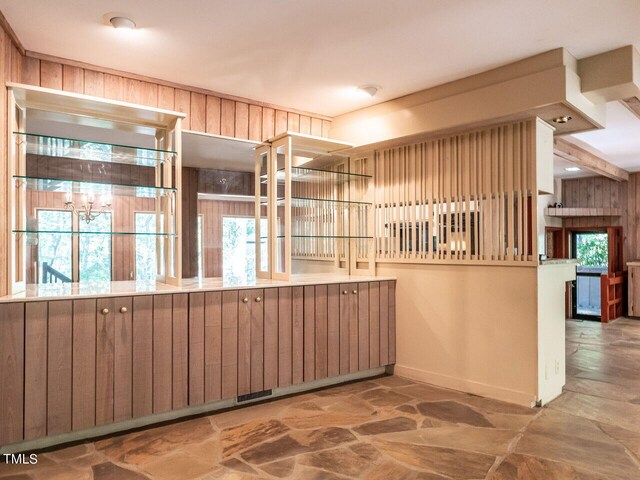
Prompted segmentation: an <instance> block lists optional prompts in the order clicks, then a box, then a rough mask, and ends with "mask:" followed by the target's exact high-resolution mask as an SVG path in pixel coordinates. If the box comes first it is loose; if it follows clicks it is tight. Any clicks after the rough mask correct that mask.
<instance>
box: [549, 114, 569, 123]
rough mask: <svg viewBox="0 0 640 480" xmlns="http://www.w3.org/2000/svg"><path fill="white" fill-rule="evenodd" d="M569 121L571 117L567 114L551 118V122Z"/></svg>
mask: <svg viewBox="0 0 640 480" xmlns="http://www.w3.org/2000/svg"><path fill="white" fill-rule="evenodd" d="M570 121H571V117H570V116H569V115H562V116H561V117H556V118H554V119H553V123H568V122H570Z"/></svg>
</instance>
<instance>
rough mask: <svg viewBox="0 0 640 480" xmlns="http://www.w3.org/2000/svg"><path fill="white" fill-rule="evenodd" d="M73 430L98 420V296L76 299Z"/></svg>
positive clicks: (91, 425) (73, 356)
mask: <svg viewBox="0 0 640 480" xmlns="http://www.w3.org/2000/svg"><path fill="white" fill-rule="evenodd" d="M72 372H73V373H72V388H71V390H72V407H71V411H72V414H73V415H72V425H71V428H72V430H82V429H84V428H89V427H93V426H94V425H95V421H96V300H95V299H86V300H74V302H73V355H72Z"/></svg>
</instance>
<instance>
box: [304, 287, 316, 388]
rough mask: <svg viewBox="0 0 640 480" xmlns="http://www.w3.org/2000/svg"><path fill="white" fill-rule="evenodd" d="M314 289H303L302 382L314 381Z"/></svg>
mask: <svg viewBox="0 0 640 480" xmlns="http://www.w3.org/2000/svg"><path fill="white" fill-rule="evenodd" d="M315 308H316V307H315V287H313V286H306V287H304V381H305V382H309V381H311V380H315V374H316V365H315V363H316V362H315V330H316V325H315V324H316V320H315V313H316V312H315Z"/></svg>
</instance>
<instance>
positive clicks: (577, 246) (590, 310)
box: [571, 231, 609, 321]
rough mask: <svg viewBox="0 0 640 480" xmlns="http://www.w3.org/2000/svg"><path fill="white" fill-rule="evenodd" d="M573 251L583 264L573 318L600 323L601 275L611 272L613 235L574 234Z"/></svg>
mask: <svg viewBox="0 0 640 480" xmlns="http://www.w3.org/2000/svg"><path fill="white" fill-rule="evenodd" d="M571 250H572V251H571V257H572V258H575V259H577V260H578V261H579V262H580V264H579V265H578V267H577V270H576V281H575V282H574V285H573V289H574V291H573V295H572V317H573V318H579V319H584V320H597V321H599V320H600V317H601V314H602V304H601V298H602V295H601V283H602V282H601V276H602V275H603V274H607V273H608V271H609V235H608V233H607V232H606V231H592V232H589V231H580V232H575V231H574V232H572V234H571Z"/></svg>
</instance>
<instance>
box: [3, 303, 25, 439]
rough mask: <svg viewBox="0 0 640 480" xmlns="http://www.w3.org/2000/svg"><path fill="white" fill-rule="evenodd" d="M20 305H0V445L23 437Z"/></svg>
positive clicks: (22, 356) (22, 364) (21, 317)
mask: <svg viewBox="0 0 640 480" xmlns="http://www.w3.org/2000/svg"><path fill="white" fill-rule="evenodd" d="M24 308H25V307H24V303H4V304H0V405H2V407H1V409H2V413H1V414H0V445H5V444H7V443H14V442H19V441H21V440H22V439H23V414H24V411H23V404H24V403H23V400H24V399H23V396H22V395H23V381H24V370H23V366H24Z"/></svg>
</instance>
